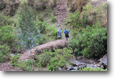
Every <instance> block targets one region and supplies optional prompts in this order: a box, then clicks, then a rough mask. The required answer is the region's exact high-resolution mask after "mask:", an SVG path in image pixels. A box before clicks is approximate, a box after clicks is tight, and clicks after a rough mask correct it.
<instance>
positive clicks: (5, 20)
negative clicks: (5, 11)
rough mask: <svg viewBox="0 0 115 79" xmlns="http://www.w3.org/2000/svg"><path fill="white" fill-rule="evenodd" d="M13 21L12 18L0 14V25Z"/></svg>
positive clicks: (9, 23)
mask: <svg viewBox="0 0 115 79" xmlns="http://www.w3.org/2000/svg"><path fill="white" fill-rule="evenodd" d="M12 23H13V19H10V18H9V17H8V16H5V15H0V27H2V26H7V25H11V24H12Z"/></svg>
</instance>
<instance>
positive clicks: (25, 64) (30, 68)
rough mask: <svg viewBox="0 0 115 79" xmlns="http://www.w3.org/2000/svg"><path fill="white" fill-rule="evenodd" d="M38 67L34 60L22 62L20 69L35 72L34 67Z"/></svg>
mask: <svg viewBox="0 0 115 79" xmlns="http://www.w3.org/2000/svg"><path fill="white" fill-rule="evenodd" d="M35 66H37V65H36V63H35V61H34V60H28V61H20V62H19V68H20V69H22V70H23V71H33V70H34V67H35Z"/></svg>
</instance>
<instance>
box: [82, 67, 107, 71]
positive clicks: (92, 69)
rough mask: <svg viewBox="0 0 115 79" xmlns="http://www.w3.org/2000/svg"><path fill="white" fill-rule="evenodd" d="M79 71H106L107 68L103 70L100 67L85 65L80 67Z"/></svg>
mask: <svg viewBox="0 0 115 79" xmlns="http://www.w3.org/2000/svg"><path fill="white" fill-rule="evenodd" d="M80 71H107V70H103V69H101V68H90V67H86V68H83V69H80Z"/></svg>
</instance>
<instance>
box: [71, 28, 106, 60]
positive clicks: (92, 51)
mask: <svg viewBox="0 0 115 79" xmlns="http://www.w3.org/2000/svg"><path fill="white" fill-rule="evenodd" d="M69 46H70V47H72V48H73V49H74V52H75V55H80V54H81V55H83V56H84V57H87V58H89V57H98V56H99V55H104V54H106V53H107V28H101V27H90V26H88V27H87V28H86V29H82V31H81V32H80V33H79V32H78V33H77V35H76V38H75V39H73V40H71V43H70V44H69Z"/></svg>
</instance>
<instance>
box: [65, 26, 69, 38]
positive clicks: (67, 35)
mask: <svg viewBox="0 0 115 79" xmlns="http://www.w3.org/2000/svg"><path fill="white" fill-rule="evenodd" d="M64 34H65V37H66V40H68V38H69V31H68V30H67V29H66V28H65V30H64Z"/></svg>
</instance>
